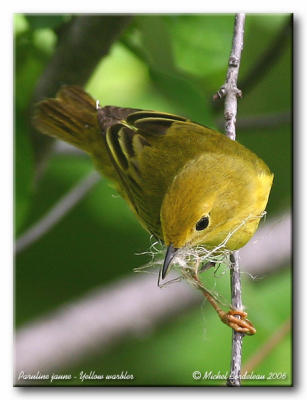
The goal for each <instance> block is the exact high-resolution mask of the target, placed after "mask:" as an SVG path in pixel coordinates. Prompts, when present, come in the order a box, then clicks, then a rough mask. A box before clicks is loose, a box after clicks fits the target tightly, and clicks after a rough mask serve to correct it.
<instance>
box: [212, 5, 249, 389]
mask: <svg viewBox="0 0 307 400" xmlns="http://www.w3.org/2000/svg"><path fill="white" fill-rule="evenodd" d="M244 23H245V14H242V13H241V14H236V17H235V25H234V34H233V41H232V49H231V52H230V57H229V62H228V70H227V76H226V82H225V84H224V85H223V86H222V87H221V88H220V90H219V91H218V92H217V93H216V94H215V95H214V99H217V98H218V97H220V98H221V97H225V104H224V118H225V134H226V135H227V136H228V137H229V138H230V139H232V140H236V117H237V98H238V97H241V96H242V93H241V91H240V90H239V89H238V88H237V82H238V75H239V68H240V61H241V52H242V49H243V39H244ZM230 274H231V297H232V307H233V309H234V310H239V311H243V307H242V299H241V279H240V267H239V255H238V252H233V254H232V256H231V266H230ZM243 336H244V335H243V334H242V333H239V332H235V331H233V332H232V358H231V370H230V377H229V379H228V382H227V384H228V385H229V386H240V369H241V358H242V357H241V353H242V338H243Z"/></svg>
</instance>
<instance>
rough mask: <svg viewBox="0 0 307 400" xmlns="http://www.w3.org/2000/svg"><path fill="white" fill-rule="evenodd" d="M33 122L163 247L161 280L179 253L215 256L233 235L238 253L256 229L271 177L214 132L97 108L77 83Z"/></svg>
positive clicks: (40, 109) (45, 103) (181, 120)
mask: <svg viewBox="0 0 307 400" xmlns="http://www.w3.org/2000/svg"><path fill="white" fill-rule="evenodd" d="M33 123H34V126H35V128H36V129H37V130H38V131H40V132H41V133H43V134H46V135H49V136H52V137H55V138H57V139H60V140H64V141H65V142H67V143H69V144H71V145H73V146H75V147H77V148H79V149H81V150H83V151H85V152H86V153H88V154H89V155H90V157H91V158H92V160H93V162H94V165H95V167H96V168H97V170H98V171H99V172H100V173H101V174H102V175H104V176H105V177H106V178H107V179H109V180H110V181H111V182H112V184H113V186H114V187H115V189H116V190H117V191H118V192H119V194H120V195H121V196H122V197H123V198H124V199H125V200H126V202H127V203H128V205H129V207H130V208H131V210H132V212H133V213H134V214H135V215H136V217H137V219H138V221H139V222H140V224H141V225H142V226H143V227H144V228H145V229H146V230H147V231H148V232H149V233H150V234H152V235H153V236H154V237H155V238H157V239H158V240H160V241H161V242H162V243H164V245H165V246H166V248H167V250H166V254H165V259H164V263H163V266H162V270H161V277H162V279H165V277H166V275H167V273H168V271H169V270H170V267H171V265H172V261H173V260H174V257H175V255H176V254H177V252H178V250H180V249H183V248H185V247H192V248H193V247H196V246H199V245H202V246H204V247H205V248H206V249H208V250H213V251H214V249H215V248H217V247H218V245H219V244H220V243H222V242H223V241H225V239H226V238H228V240H227V242H226V243H225V246H224V247H225V248H226V249H227V250H229V251H234V250H237V249H239V248H241V247H243V246H244V245H245V244H246V243H247V242H248V241H249V240H250V239H251V237H252V236H253V235H254V233H255V231H256V230H257V228H258V225H259V221H260V219H261V215H262V214H263V212H264V210H265V208H266V205H267V202H268V198H269V193H270V190H271V186H272V182H273V176H274V175H273V173H272V172H271V171H270V169H269V167H268V166H267V165H266V164H265V162H264V161H263V160H262V159H261V158H259V157H258V156H257V155H256V154H254V153H253V152H252V151H251V150H249V149H248V148H246V147H245V146H243V145H242V144H240V143H238V142H237V141H233V140H231V139H229V138H228V137H227V136H226V135H224V134H222V133H220V132H218V131H216V130H214V129H211V128H209V127H207V126H205V125H202V124H199V123H197V122H193V121H191V120H190V119H188V118H186V117H183V116H179V115H175V114H170V113H165V112H158V111H151V110H143V109H136V108H125V107H117V106H109V105H106V106H103V107H100V106H99V105H98V103H97V102H96V101H95V100H94V99H93V98H92V97H91V96H90V95H89V94H87V93H86V92H85V91H84V90H83V89H82V88H81V87H78V86H74V85H70V86H63V87H61V88H60V90H59V91H58V93H57V94H56V97H55V98H47V99H44V100H42V101H40V102H39V103H38V104H37V105H36V107H35V112H34V116H33ZM242 221H243V223H242ZM230 233H232V234H231V235H229V234H230Z"/></svg>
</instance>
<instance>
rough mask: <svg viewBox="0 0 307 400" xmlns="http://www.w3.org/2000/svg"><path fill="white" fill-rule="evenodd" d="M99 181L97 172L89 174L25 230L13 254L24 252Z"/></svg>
mask: <svg viewBox="0 0 307 400" xmlns="http://www.w3.org/2000/svg"><path fill="white" fill-rule="evenodd" d="M100 179H101V177H100V175H99V174H98V172H96V171H95V172H91V173H90V174H89V175H87V176H86V177H85V178H84V179H82V180H81V181H80V182H79V183H78V184H77V185H76V186H74V187H73V188H72V189H71V190H70V191H69V192H68V193H67V194H65V195H64V196H63V197H62V198H61V199H60V200H59V201H58V202H57V203H56V204H55V205H54V206H53V207H52V209H51V210H49V211H48V212H47V214H46V215H45V216H43V217H42V218H41V219H40V220H39V221H38V222H37V223H35V224H34V225H33V226H31V227H30V228H29V229H28V230H26V231H25V232H24V233H23V234H22V235H21V236H20V237H19V238H18V239H17V241H16V243H15V253H16V254H17V253H19V252H21V251H22V250H25V249H26V248H27V247H29V246H30V245H32V244H33V243H35V242H36V241H37V240H38V239H40V238H41V237H42V236H43V235H45V234H46V233H47V232H48V231H49V230H50V229H51V228H52V227H53V226H54V225H55V224H56V223H58V222H59V221H60V220H61V219H62V218H63V217H64V216H65V215H66V214H67V213H68V212H69V211H70V210H71V209H72V208H73V207H74V206H75V205H76V204H77V203H78V202H79V201H80V200H81V199H82V198H83V197H84V196H85V195H86V194H87V193H88V191H89V190H90V189H91V188H92V187H93V186H94V185H95V184H96V183H97V182H98V181H99V180H100Z"/></svg>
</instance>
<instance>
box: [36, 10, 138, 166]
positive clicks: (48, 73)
mask: <svg viewBox="0 0 307 400" xmlns="http://www.w3.org/2000/svg"><path fill="white" fill-rule="evenodd" d="M130 20H131V16H128V15H127V16H114V15H94V16H93V15H85V16H81V17H75V18H73V20H72V21H71V22H70V23H69V24H68V25H67V26H66V27H65V29H64V31H63V32H61V35H60V37H59V42H58V45H57V48H56V50H55V53H54V55H53V57H52V59H51V60H50V62H49V64H48V65H47V67H46V69H45V71H44V73H43V74H42V76H41V78H40V80H39V81H38V84H37V86H36V89H35V91H34V94H33V99H32V106H33V105H34V104H35V103H37V102H38V101H40V100H42V99H44V98H46V97H52V96H54V95H55V93H56V92H57V90H58V89H59V88H60V87H61V86H62V85H64V84H65V85H66V84H74V85H80V86H83V85H85V83H86V82H87V80H88V79H89V77H90V76H91V74H92V72H93V70H94V68H95V67H96V65H97V64H98V62H99V61H100V60H101V58H102V57H104V56H105V55H106V54H108V52H109V50H110V47H111V45H112V44H113V43H114V41H115V40H116V39H117V37H118V36H119V35H120V33H121V31H122V30H123V29H124V28H125V27H126V26H127V24H128V23H129V22H130ZM33 141H34V146H35V147H34V148H35V150H36V156H37V160H38V161H40V160H41V159H43V158H44V156H45V154H46V153H48V151H49V149H50V145H51V143H52V142H53V139H51V138H50V137H48V136H45V135H42V134H41V133H38V132H36V131H34V132H33Z"/></svg>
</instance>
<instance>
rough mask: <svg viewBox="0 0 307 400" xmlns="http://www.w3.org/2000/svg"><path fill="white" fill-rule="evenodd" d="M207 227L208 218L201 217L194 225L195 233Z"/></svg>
mask: <svg viewBox="0 0 307 400" xmlns="http://www.w3.org/2000/svg"><path fill="white" fill-rule="evenodd" d="M208 225H209V218H208V217H202V218H201V219H200V220H199V221H198V222H197V224H196V226H195V228H196V230H197V231H202V230H204V229H206V228H207V226H208Z"/></svg>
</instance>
